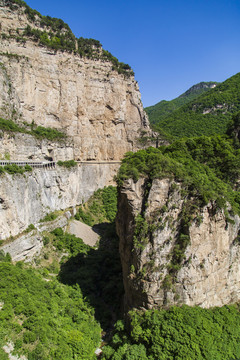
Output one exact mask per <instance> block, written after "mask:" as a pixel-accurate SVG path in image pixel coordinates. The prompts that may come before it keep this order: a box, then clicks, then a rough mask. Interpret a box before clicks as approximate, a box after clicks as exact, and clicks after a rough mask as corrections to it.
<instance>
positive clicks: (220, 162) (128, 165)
mask: <svg viewBox="0 0 240 360" xmlns="http://www.w3.org/2000/svg"><path fill="white" fill-rule="evenodd" d="M239 165H240V156H239V149H237V148H235V147H234V146H233V141H232V140H231V139H228V138H226V137H221V136H216V137H205V136H202V137H200V138H193V139H185V140H184V139H182V140H178V141H176V142H174V143H173V144H172V145H170V146H163V147H161V148H159V149H155V148H148V149H146V150H140V151H138V152H137V153H131V152H130V153H127V154H126V155H125V158H124V159H123V161H122V165H121V167H120V170H119V172H118V176H117V181H118V184H119V185H121V184H122V182H123V180H124V179H127V178H133V179H134V181H137V180H138V178H139V177H140V176H145V177H147V178H148V179H150V180H152V179H154V178H166V177H170V178H172V179H175V180H176V181H180V182H181V183H182V187H183V188H184V189H185V190H186V194H187V195H188V196H189V197H191V196H193V197H194V198H195V200H196V199H197V200H198V204H199V205H205V204H207V203H208V202H209V201H216V202H217V203H219V204H220V203H222V204H225V202H226V201H228V202H229V203H230V204H231V205H232V207H233V209H234V211H236V212H238V213H239V211H240V207H239V200H240V198H239V195H240V194H239V192H238V191H233V189H232V186H233V184H234V183H235V181H236V179H237V178H238V176H239Z"/></svg>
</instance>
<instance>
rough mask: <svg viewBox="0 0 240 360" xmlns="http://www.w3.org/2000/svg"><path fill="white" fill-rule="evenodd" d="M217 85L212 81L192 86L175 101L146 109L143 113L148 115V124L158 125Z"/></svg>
mask: <svg viewBox="0 0 240 360" xmlns="http://www.w3.org/2000/svg"><path fill="white" fill-rule="evenodd" d="M217 84H218V83H217V82H213V81H209V82H200V83H199V84H196V85H193V86H192V87H191V88H190V89H188V90H187V91H185V93H183V94H182V95H180V96H178V97H177V98H176V99H173V100H170V101H167V100H162V101H160V102H159V103H157V104H155V105H153V106H149V107H146V108H145V111H146V113H147V114H148V117H149V120H150V123H151V124H158V123H159V122H161V121H162V120H163V119H165V118H166V117H167V116H169V115H170V114H171V113H172V112H174V111H175V110H177V109H178V108H180V107H181V106H183V105H185V104H188V103H189V102H190V101H192V100H194V99H196V98H197V97H198V96H199V95H201V94H203V93H205V92H206V91H208V90H209V89H212V88H214V87H215V86H216V85H217Z"/></svg>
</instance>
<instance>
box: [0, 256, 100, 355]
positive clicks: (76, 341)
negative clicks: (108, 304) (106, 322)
mask: <svg viewBox="0 0 240 360" xmlns="http://www.w3.org/2000/svg"><path fill="white" fill-rule="evenodd" d="M0 275H1V276H0V289H1V291H0V293H1V295H0V302H1V304H2V306H3V307H2V309H1V311H0V319H1V321H0V333H1V337H0V338H1V340H0V342H1V345H2V344H4V343H5V342H6V341H7V339H9V338H10V339H11V341H12V342H13V343H14V352H15V353H18V354H19V355H20V354H25V355H27V357H28V359H29V360H41V359H42V360H49V359H56V360H58V359H66V360H67V359H69V360H70V359H79V360H80V359H83V358H84V359H89V360H90V359H95V355H94V351H95V349H96V348H97V346H98V345H99V342H100V327H99V325H98V324H97V322H96V321H95V320H94V317H93V315H92V314H93V310H92V309H91V308H90V306H89V304H87V303H86V301H84V299H83V295H82V292H81V290H80V288H79V287H78V286H77V285H76V286H72V287H69V286H66V285H65V286H64V285H62V284H60V283H59V282H58V281H56V280H53V281H49V282H46V281H45V280H44V279H43V278H42V277H41V276H40V275H39V274H38V273H37V272H36V271H35V270H33V269H30V268H28V269H27V268H24V266H23V264H22V263H17V264H16V265H15V266H14V265H12V264H11V263H9V262H7V259H4V258H3V259H2V261H1V262H0ZM0 355H1V359H5V358H6V354H5V353H4V351H3V350H2V346H0Z"/></svg>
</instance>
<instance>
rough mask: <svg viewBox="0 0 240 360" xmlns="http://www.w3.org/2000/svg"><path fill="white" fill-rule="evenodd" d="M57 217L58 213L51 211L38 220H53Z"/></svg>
mask: <svg viewBox="0 0 240 360" xmlns="http://www.w3.org/2000/svg"><path fill="white" fill-rule="evenodd" d="M57 217H58V214H57V213H56V212H51V213H49V214H47V215H45V216H44V218H43V219H41V220H40V222H46V221H53V220H55V219H56V218H57Z"/></svg>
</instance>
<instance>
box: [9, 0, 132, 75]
mask: <svg viewBox="0 0 240 360" xmlns="http://www.w3.org/2000/svg"><path fill="white" fill-rule="evenodd" d="M8 5H9V6H10V7H11V8H12V9H13V10H14V8H15V6H16V5H18V6H21V7H23V8H24V9H25V10H24V11H25V13H26V15H27V17H28V20H29V21H30V22H31V23H33V25H35V24H36V23H40V28H35V27H31V26H30V25H27V26H26V28H25V30H24V32H23V34H22V35H21V36H17V37H16V40H17V41H20V42H26V41H27V39H28V38H31V39H32V40H33V41H36V42H38V43H39V45H42V46H46V47H48V48H50V49H52V50H54V51H58V50H61V51H68V52H74V53H76V54H79V55H80V56H81V57H86V58H88V59H96V60H98V59H102V60H106V61H110V62H111V63H112V65H113V66H112V70H116V71H117V72H118V73H119V74H123V75H124V76H126V77H129V76H131V75H134V73H133V71H132V69H131V67H130V66H129V65H128V64H124V63H122V62H119V61H118V59H117V58H116V57H114V56H113V55H112V54H111V53H110V52H108V51H106V50H103V49H102V44H101V43H100V42H99V41H98V40H95V39H84V38H83V37H80V38H79V39H77V38H76V37H75V35H74V34H73V33H72V31H71V29H70V28H69V26H68V25H67V24H66V23H64V22H63V20H61V19H57V18H52V17H50V16H43V15H41V14H40V13H39V12H38V11H36V10H33V9H31V8H30V7H29V6H28V5H27V4H26V3H25V2H24V1H22V0H8ZM38 25H39V24H38ZM41 28H42V30H41ZM3 35H4V38H6V34H3Z"/></svg>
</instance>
